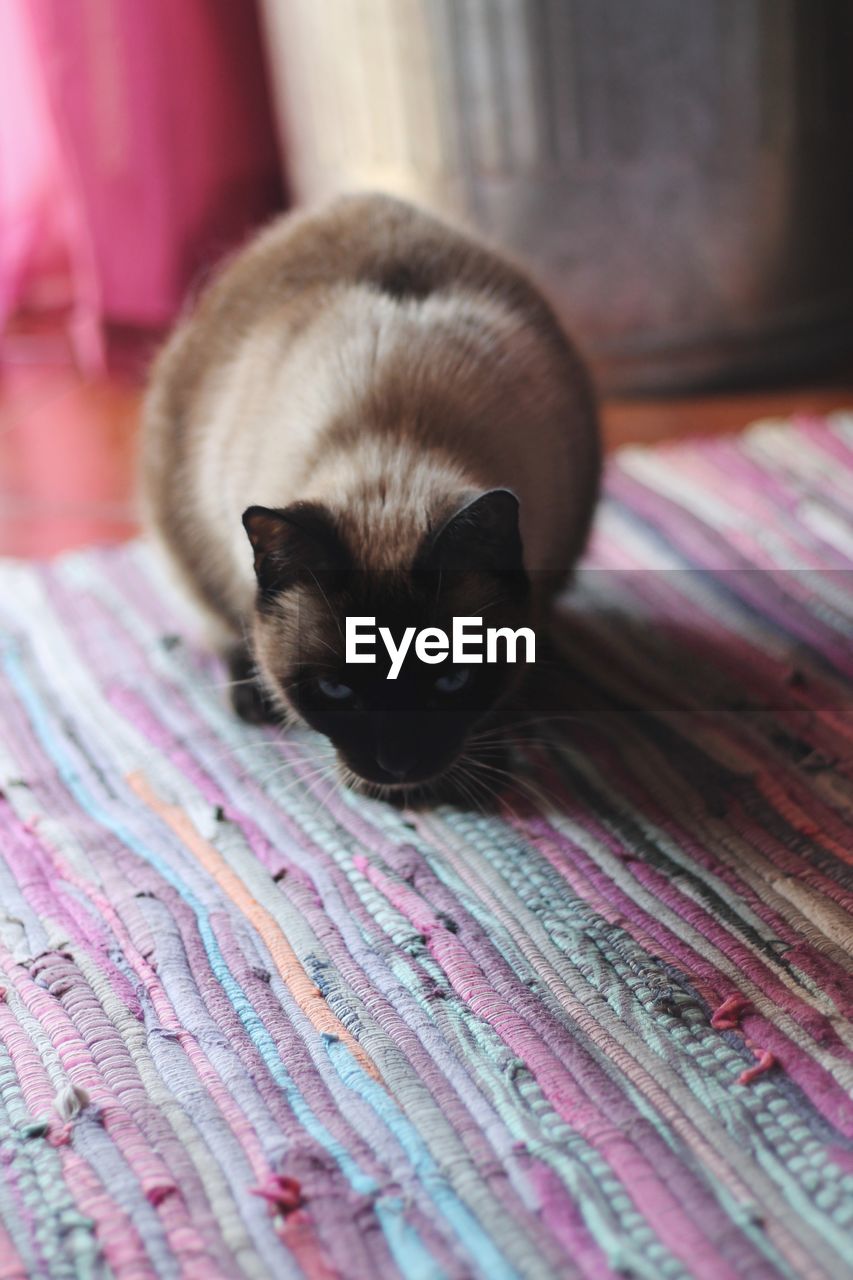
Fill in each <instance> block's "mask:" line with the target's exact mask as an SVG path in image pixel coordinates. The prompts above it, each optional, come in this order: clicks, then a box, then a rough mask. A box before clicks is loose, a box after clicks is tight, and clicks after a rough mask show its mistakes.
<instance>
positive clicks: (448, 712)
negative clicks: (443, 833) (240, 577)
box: [244, 490, 529, 791]
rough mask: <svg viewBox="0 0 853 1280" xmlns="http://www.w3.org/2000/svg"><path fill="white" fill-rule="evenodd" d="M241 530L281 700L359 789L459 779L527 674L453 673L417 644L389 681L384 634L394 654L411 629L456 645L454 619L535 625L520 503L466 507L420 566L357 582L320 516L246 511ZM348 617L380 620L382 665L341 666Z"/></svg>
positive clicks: (258, 636)
mask: <svg viewBox="0 0 853 1280" xmlns="http://www.w3.org/2000/svg"><path fill="white" fill-rule="evenodd" d="M244 524H245V525H246V529H247V532H248V534H249V538H250V540H251V542H252V545H253V547H254V550H255V570H256V574H257V579H258V599H257V611H256V617H255V625H254V642H255V655H256V660H257V662H258V665H259V668H260V669H261V672H262V675H263V678H264V681H265V683H266V684H267V686H268V688H269V689H270V691H271V692H272V693H273V695H274V696H275V697H276V698H277V700H278V701H279V702H280V703H281V704H282V705H283V706H286V707H288V708H291V709H293V710H295V711H296V712H297V714H298V715H299V716H300V717H301V718H302V719H303V720H304V721H305V722H306V723H307V724H309V725H310V726H311V727H312V728H314V729H317V730H318V731H319V732H320V733H323V734H325V735H326V737H327V738H328V739H329V740H330V742H331V743H332V744H333V746H334V747H335V749H336V752H337V756H338V759H339V761H340V763H341V765H342V766H343V774H344V777H345V778H346V779H347V780H348V781H350V782H351V783H352V784H353V785H356V786H364V785H365V784H367V786H368V787H369V786H371V785H372V786H374V787H379V788H383V789H385V788H387V789H389V790H397V791H405V790H418V789H421V788H424V787H425V786H428V785H429V784H430V783H433V782H434V781H435V780H436V779H438V778H440V777H442V775H445V774H447V773H448V771H450V770H452V769H453V767H454V766H455V765H457V762H458V761H459V758H460V756H461V755H462V753H463V752H464V751H465V749H466V744H468V743H469V741H470V739H471V737H472V735H475V734H476V732H477V731H478V730H479V729H480V728H481V727H482V726H483V725H484V723H485V722H486V721H487V720H488V718H489V716H490V714H491V713H492V712H493V710H494V709H495V707H496V706H497V705H498V704H499V702H500V701H501V700H502V699H503V698H504V697H505V696H506V694H507V693H508V691H509V690H510V689H511V688H512V687H513V685H514V684H516V683H517V681H518V679H519V677H520V675H521V674H522V672H523V664H510V663H508V662H506V661H505V660H504V659H502V660H501V661H500V662H494V663H487V662H483V663H480V664H476V663H467V662H465V663H454V662H453V660H452V654H448V656H447V657H445V658H443V659H442V661H440V662H438V663H428V662H426V661H422V660H421V659H420V658H419V657H418V655H417V653H416V652H415V644H414V643H411V644H410V647H409V649H408V651H407V653H406V656H405V658H404V659H403V661H402V665H401V667H400V669H399V674H398V675H397V676H396V678H395V679H389V678H388V673H389V668H390V667H391V658H390V656H389V653H388V650H387V648H386V646H385V644H384V642H383V641H382V639H381V638H380V633H379V628H381V627H385V628H388V630H389V632H390V634H391V636H392V637H393V639H394V643H395V644H397V645H398V644H399V643H400V640H401V638H402V637H403V636H404V634H405V632H406V630H407V628H414V629H415V634H417V633H419V632H420V631H421V630H423V629H424V628H426V627H435V628H439V629H440V630H441V631H443V632H445V633H446V634H447V635H448V637H450V636H451V635H452V630H453V619H454V617H469V618H470V617H481V618H482V619H483V620H484V624H485V625H486V626H488V627H510V628H512V629H513V630H515V629H516V628H518V627H520V626H524V625H527V624H528V616H527V614H528V597H529V591H528V584H527V579H526V576H525V574H524V570H523V567H522V559H521V541H520V538H519V533H518V504H517V501H516V499H515V497H514V496H513V495H512V494H510V493H508V492H507V491H505V490H492V491H490V492H488V493H486V494H481V495H479V496H478V497H476V498H474V499H471V500H469V501H467V502H464V503H463V504H462V505H461V506H460V508H459V509H458V510H457V511H456V512H455V513H454V514H453V515H452V516H451V517H450V518H449V519H447V520H446V521H445V522H444V523H443V524H442V525H441V527H440V528H438V529H437V530H435V531H434V532H433V533H431V534H429V535H427V536H426V537H425V538H424V540H423V543H422V545H421V547H420V549H419V551H418V554H417V556H416V557H415V560H414V562H413V564H412V565H411V566H409V567H407V568H406V569H405V570H401V571H399V572H394V573H371V572H368V571H365V570H360V569H357V568H355V567H354V558H353V555H352V553H351V551H350V549H349V548H348V547H347V546H346V545H345V544H344V541H343V539H342V538H341V537H340V536H339V534H338V532H337V530H336V528H335V524H334V521H333V518H332V517H331V515H330V513H329V512H327V511H326V510H325V509H324V508H322V507H319V506H317V505H313V504H312V505H306V504H295V505H294V506H292V507H289V508H286V509H284V510H282V511H270V510H268V509H266V508H259V507H252V508H250V509H249V511H247V512H246V514H245V516H244ZM347 617H350V618H374V619H375V626H374V627H371V628H369V630H371V631H373V632H374V633H375V635H376V641H375V644H374V645H373V648H372V652H374V653H375V655H376V662H375V663H374V664H367V663H365V664H362V663H355V662H348V661H347V654H346V644H345V640H346V626H345V620H346V618H347ZM475 647H476V646H475ZM499 652H500V653H501V654H502V655H503V654H504V652H505V651H504V649H503V646H499ZM484 656H485V653H484ZM520 656H523V654H520ZM460 767H461V766H460Z"/></svg>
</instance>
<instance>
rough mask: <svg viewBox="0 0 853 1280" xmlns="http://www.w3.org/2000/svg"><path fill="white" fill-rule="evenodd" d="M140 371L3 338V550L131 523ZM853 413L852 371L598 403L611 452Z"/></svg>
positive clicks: (39, 551)
mask: <svg viewBox="0 0 853 1280" xmlns="http://www.w3.org/2000/svg"><path fill="white" fill-rule="evenodd" d="M139 398H140V378H139V376H138V375H137V376H134V375H133V374H130V373H124V374H121V373H116V374H112V375H111V376H109V377H103V378H95V379H92V378H89V379H86V378H84V377H82V376H81V375H80V374H79V373H78V372H77V371H76V370H75V368H74V366H73V364H72V362H71V360H70V358H69V356H68V353H67V351H66V349H65V345H64V343H63V342H62V341H61V339H59V338H57V337H56V336H53V335H49V334H48V335H43V334H42V335H38V336H35V337H34V336H32V335H28V336H23V337H19V338H17V339H16V338H14V337H11V338H7V339H6V340H5V341H4V343H3V347H2V360H0V554H2V555H15V556H45V555H52V554H54V553H55V552H58V551H62V550H64V549H66V548H69V547H78V546H84V545H86V544H88V543H92V542H99V543H103V542H114V541H117V540H120V539H123V538H127V537H129V536H131V535H132V534H133V532H134V530H135V528H136V521H135V516H134V501H133V476H134V456H135V442H136V424H137V414H138V406H139ZM836 408H853V377H851V378H849V379H844V380H841V381H838V382H836V383H835V384H824V385H821V386H812V387H801V388H797V389H794V390H785V391H766V392H763V391H761V392H745V393H739V394H736V395H714V396H702V397H679V398H675V399H667V400H648V399H644V400H610V401H606V402H605V403H604V405H603V422H604V432H605V438H606V442H607V445H608V447H609V448H614V447H616V446H618V445H620V444H625V443H628V442H637V441H647V442H652V441H658V440H662V439H670V438H676V437H680V436H688V435H702V434H709V433H719V432H724V431H736V430H739V429H740V428H742V427H744V426H746V425H747V424H748V423H749V422H752V421H755V420H756V419H757V418H763V417H768V416H769V417H773V416H777V415H779V416H783V415H788V414H820V413H826V412H829V411H830V410H832V409H836Z"/></svg>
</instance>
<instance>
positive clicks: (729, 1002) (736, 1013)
mask: <svg viewBox="0 0 853 1280" xmlns="http://www.w3.org/2000/svg"><path fill="white" fill-rule="evenodd" d="M749 1004H750V1002H749V1000H747V998H746V996H742V995H741V994H740V992H739V991H734V992H732V994H731V995H730V996H726V998H725V1000H724V1001H723V1003H722V1004H721V1005H720V1007H719V1009H715V1010H714V1012H713V1013H712V1014H711V1026H712V1027H713V1028H714V1030H715V1031H737V1029H738V1027H739V1026H740V1019H741V1014H742V1013H743V1012H744V1010H745V1009H748V1008H749Z"/></svg>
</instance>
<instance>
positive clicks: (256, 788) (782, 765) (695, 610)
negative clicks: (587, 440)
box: [0, 415, 853, 1280]
mask: <svg viewBox="0 0 853 1280" xmlns="http://www.w3.org/2000/svg"><path fill="white" fill-rule="evenodd" d="M851 513H853V417H851V416H844V415H838V416H836V417H834V418H832V419H830V420H828V421H816V420H815V421H812V420H807V421H806V420H804V421H799V422H796V423H765V424H760V425H759V426H758V427H756V428H753V429H752V430H750V431H749V432H747V433H746V434H744V435H743V436H741V437H739V438H731V439H729V438H718V439H716V440H713V441H703V442H695V443H683V444H679V445H677V446H666V447H661V448H657V449H650V450H642V449H632V450H629V451H626V452H624V453H622V454H621V455H620V456H619V457H618V458H617V459H616V460H615V461H614V462H613V464H612V465H611V466H610V469H609V475H608V480H607V492H606V498H605V501H604V503H603V506H602V509H601V513H600V518H599V521H598V525H597V530H596V534H595V537H594V540H593V544H592V547H591V550H590V552H589V555H588V558H587V561H586V564H585V568H584V570H583V571H582V573H581V574H580V578H579V581H578V583H577V586H576V589H575V590H574V591H573V592H572V594H571V596H570V597H569V599H568V601H567V603H566V606H565V610H564V618H563V622H562V623H561V625H560V633H559V639H558V642H557V643H558V645H559V646H560V648H561V649H562V657H561V660H560V661H559V662H558V663H557V664H556V665H553V666H549V667H547V668H542V671H541V672H540V677H541V678H542V679H544V683H545V689H544V692H545V695H546V702H547V706H548V708H549V709H550V710H549V712H548V714H543V713H542V711H541V709H540V712H539V713H538V714H539V715H540V719H539V720H538V721H537V723H536V728H535V733H530V731H529V726H527V727H526V729H525V728H524V726H523V725H522V723H521V721H519V724H518V732H517V733H516V734H515V735H514V737H513V741H514V748H515V750H516V753H517V760H516V763H515V771H516V773H517V780H516V781H514V782H513V783H511V784H508V785H507V786H506V787H505V788H502V787H500V786H495V787H493V788H492V790H493V792H497V795H498V798H497V800H492V801H491V804H486V803H483V804H478V803H477V796H476V795H474V794H472V796H471V803H470V804H466V803H462V802H460V803H459V804H458V805H454V806H449V805H446V806H444V807H440V808H438V809H435V810H433V811H406V810H399V809H394V808H391V807H389V806H386V805H384V804H382V803H379V802H376V801H373V800H369V799H365V798H359V797H357V796H355V795H353V794H351V793H349V792H342V791H340V790H338V789H337V788H336V786H335V785H334V782H333V781H332V780H331V779H330V778H329V777H328V776H327V774H326V772H325V767H326V766H325V764H324V761H325V759H326V757H324V756H323V753H322V750H321V749H320V746H319V742H318V740H317V739H315V738H313V737H312V736H311V735H310V734H308V733H307V732H301V733H300V732H297V733H290V734H286V735H285V734H279V733H277V732H276V731H274V730H266V729H253V728H250V727H248V726H246V725H243V724H242V723H240V722H238V721H237V720H236V719H235V718H234V717H233V716H232V714H231V713H230V712H229V710H228V708H227V703H226V693H225V688H224V686H225V681H226V676H225V674H224V672H223V671H222V669H221V668H220V667H219V666H218V665H217V663H216V662H215V660H214V659H212V658H211V657H210V656H208V655H207V654H206V653H205V651H204V648H203V646H202V645H200V644H199V643H198V641H197V639H194V636H195V635H196V634H197V633H196V632H194V630H193V627H194V625H195V624H194V623H193V622H192V621H191V619H190V618H189V615H188V614H187V613H186V612H185V608H184V605H183V604H182V602H181V600H180V597H179V595H178V594H177V593H176V592H175V590H174V589H173V588H172V587H171V586H169V585H168V583H167V580H166V578H165V576H164V575H163V574H162V572H161V570H160V569H159V568H158V567H157V564H156V562H155V561H154V559H153V557H152V556H151V554H150V553H149V552H148V551H147V550H146V549H145V548H144V547H143V546H142V545H141V544H132V545H129V546H127V547H124V548H120V549H113V550H106V551H91V552H85V553H75V554H72V555H69V556H66V557H64V558H62V559H60V560H58V561H56V562H55V563H52V564H47V565H34V566H33V565H24V564H17V563H7V564H6V565H5V566H3V567H2V569H0V588H2V589H1V590H0V630H2V647H1V648H0V655H2V669H0V677H1V678H2V683H0V707H2V725H0V775H1V777H0V781H1V782H2V793H3V794H2V822H1V823H0V846H2V848H0V852H2V857H0V942H2V950H0V980H2V983H3V991H2V1000H0V1098H2V1105H0V1220H2V1229H0V1277H2V1280H13V1278H15V1280H17V1278H18V1277H60V1276H75V1277H100V1276H115V1277H127V1278H128V1280H129V1278H130V1277H134V1278H139V1280H141V1278H143V1277H151V1276H159V1277H187V1278H188V1280H216V1278H217V1277H221V1278H223V1280H231V1278H232V1277H243V1276H246V1277H257V1278H258V1280H260V1278H262V1277H264V1278H265V1277H273V1278H275V1280H279V1278H281V1280H289V1278H290V1277H294V1280H295V1278H296V1277H307V1278H308V1280H332V1278H333V1277H343V1278H345V1280H385V1278H386V1277H397V1276H402V1277H417V1278H418V1280H427V1278H429V1277H448V1278H458V1280H464V1278H467V1277H488V1280H510V1278H511V1277H531V1278H534V1277H542V1278H543V1280H544V1278H550V1277H574V1276H578V1277H589V1278H590V1280H603V1278H604V1277H609V1276H636V1277H648V1278H649V1280H659V1278H662V1277H663V1278H666V1280H676V1277H702V1278H704V1280H725V1278H727V1277H736V1276H737V1277H749V1280H762V1278H764V1277H777V1276H788V1277H826V1278H828V1280H839V1278H840V1277H844V1276H847V1275H849V1274H851V1273H853V1105H851V1085H853V1069H851V1044H853V1028H851V1023H850V1021H849V1020H848V1018H849V1014H850V1006H851V1001H853V981H851V951H853V930H851V907H853V717H851V710H852V709H853V696H851V684H850V678H851V675H853V521H851ZM563 717H565V718H563ZM495 777H496V780H497V781H498V782H501V781H505V779H503V778H502V777H500V776H498V775H495Z"/></svg>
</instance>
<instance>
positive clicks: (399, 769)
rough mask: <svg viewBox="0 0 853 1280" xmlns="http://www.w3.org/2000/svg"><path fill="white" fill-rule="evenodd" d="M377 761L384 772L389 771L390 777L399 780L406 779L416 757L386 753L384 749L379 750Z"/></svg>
mask: <svg viewBox="0 0 853 1280" xmlns="http://www.w3.org/2000/svg"><path fill="white" fill-rule="evenodd" d="M376 763H377V764H378V765H379V768H380V769H381V770H382V772H383V773H387V774H388V775H389V776H390V777H392V778H396V780H397V781H398V782H403V781H405V779H406V778H408V776H409V774H410V773H411V772H412V769H413V768H414V765H415V757H414V755H412V756H401V755H398V754H396V753H395V754H394V755H391V754H390V753H388V754H386V753H385V752H384V751H381V750H380V751H377V753H376Z"/></svg>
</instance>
